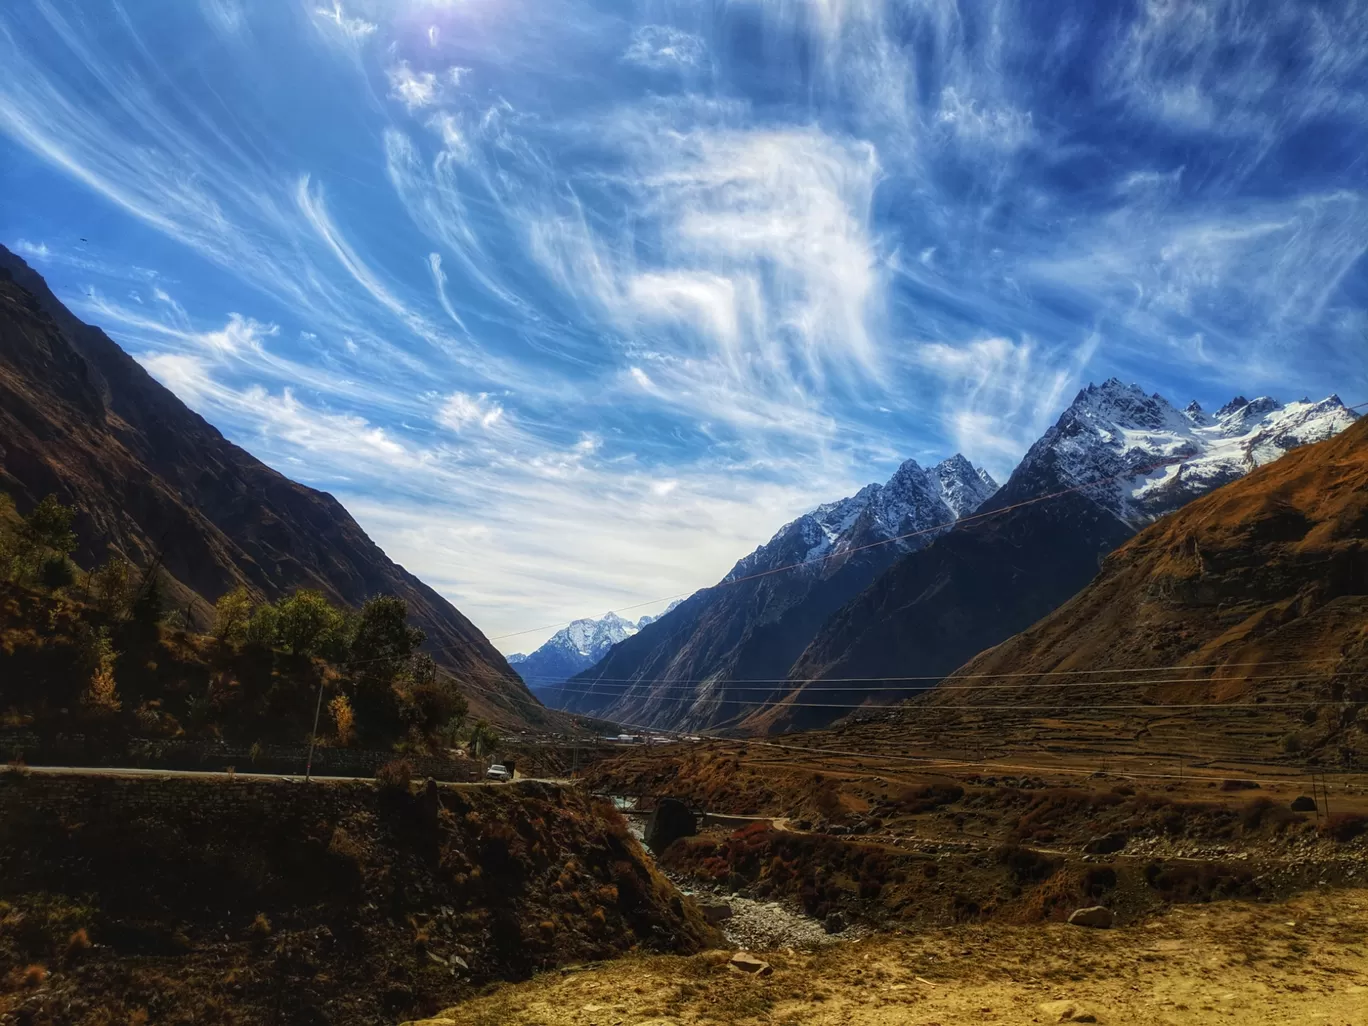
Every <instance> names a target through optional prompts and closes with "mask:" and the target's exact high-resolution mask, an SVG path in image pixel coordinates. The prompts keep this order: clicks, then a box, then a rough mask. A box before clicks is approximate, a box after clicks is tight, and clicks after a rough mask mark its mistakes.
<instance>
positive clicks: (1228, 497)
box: [930, 420, 1368, 733]
mask: <svg viewBox="0 0 1368 1026" xmlns="http://www.w3.org/2000/svg"><path fill="white" fill-rule="evenodd" d="M1250 664H1253V667H1254V668H1251V665H1250ZM1174 666H1194V667H1206V669H1203V670H1201V671H1200V672H1199V673H1193V674H1191V676H1193V677H1196V678H1201V680H1200V682H1188V681H1186V680H1184V677H1185V676H1188V675H1186V674H1184V673H1180V672H1164V673H1162V674H1159V675H1158V676H1159V677H1161V678H1164V679H1166V680H1174V681H1175V682H1174V683H1167V684H1164V685H1162V686H1159V685H1145V684H1134V683H1125V684H1123V685H1122V686H1119V687H1118V686H1116V685H1099V687H1098V688H1097V695H1093V694H1091V691H1090V689H1088V688H1083V689H1079V690H1076V691H1074V692H1071V693H1070V695H1069V698H1070V700H1074V699H1076V700H1077V701H1080V702H1084V701H1101V700H1105V701H1135V700H1150V701H1154V702H1156V703H1163V702H1179V703H1181V702H1208V701H1212V702H1214V701H1231V700H1237V699H1239V698H1241V697H1242V696H1248V695H1250V694H1254V695H1256V696H1257V697H1258V699H1259V700H1260V701H1262V700H1264V699H1265V698H1278V697H1280V696H1282V695H1289V696H1292V695H1295V696H1300V700H1301V701H1306V700H1308V699H1311V700H1324V701H1326V702H1327V704H1331V705H1334V704H1337V703H1340V707H1339V708H1338V709H1336V710H1335V712H1336V718H1335V719H1336V722H1335V723H1332V724H1330V726H1332V727H1347V726H1352V724H1346V723H1345V722H1344V718H1343V717H1342V716H1340V715H1339V714H1340V713H1343V712H1345V711H1346V708H1347V711H1348V712H1349V713H1350V715H1349V717H1348V718H1349V719H1350V720H1352V719H1353V713H1354V712H1355V709H1354V708H1353V706H1352V703H1355V702H1357V703H1362V702H1365V701H1368V691H1365V689H1364V683H1363V682H1364V680H1365V678H1364V674H1365V673H1368V420H1360V421H1359V422H1358V423H1357V424H1355V425H1353V426H1352V427H1351V428H1349V429H1348V430H1346V431H1345V432H1344V433H1343V434H1341V435H1339V436H1338V437H1336V438H1333V439H1331V440H1329V441H1325V442H1321V443H1320V444H1318V445H1314V446H1307V447H1306V448H1303V449H1299V450H1297V451H1296V452H1292V453H1289V454H1287V455H1286V456H1284V457H1282V458H1281V459H1279V460H1278V461H1277V462H1275V463H1272V464H1270V465H1269V466H1266V467H1262V468H1260V469H1259V470H1256V471H1254V472H1253V473H1251V474H1250V475H1249V476H1248V477H1245V478H1243V479H1241V480H1239V481H1236V482H1235V483H1233V484H1229V485H1226V486H1225V487H1224V488H1221V489H1219V490H1217V491H1215V492H1212V493H1211V494H1210V495H1207V496H1204V497H1203V498H1200V499H1198V500H1196V501H1195V502H1193V503H1191V504H1190V505H1187V506H1185V507H1184V508H1183V509H1181V510H1179V511H1178V512H1177V513H1175V514H1174V515H1172V516H1170V517H1166V518H1165V519H1163V520H1161V521H1159V522H1158V523H1156V524H1153V525H1152V526H1150V527H1148V528H1146V529H1145V530H1144V531H1142V532H1141V533H1140V534H1139V535H1137V536H1136V537H1135V538H1133V539H1131V541H1130V542H1128V543H1127V544H1126V545H1124V546H1122V547H1121V548H1120V549H1118V550H1117V551H1116V552H1114V553H1113V554H1112V555H1111V556H1109V557H1108V558H1107V560H1106V561H1105V563H1104V564H1103V567H1102V572H1101V573H1100V574H1099V575H1098V576H1097V579H1096V580H1094V581H1093V582H1092V583H1091V584H1090V585H1088V587H1086V588H1084V589H1083V590H1082V591H1081V592H1079V593H1078V594H1077V595H1075V596H1074V597H1073V598H1072V599H1070V600H1069V601H1068V602H1066V603H1064V604H1063V605H1062V606H1060V607H1059V608H1058V609H1056V610H1055V611H1054V612H1052V613H1051V614H1050V615H1049V616H1047V617H1045V618H1044V619H1042V620H1040V621H1039V622H1037V623H1035V624H1034V625H1032V626H1031V627H1030V628H1029V629H1028V630H1025V631H1023V632H1022V633H1020V634H1018V635H1016V636H1015V637H1012V638H1010V639H1008V640H1007V641H1004V642H1003V643H1002V644H1000V645H998V646H997V647H995V648H993V649H990V650H989V651H987V652H984V653H982V654H981V655H979V656H978V657H977V658H975V659H973V660H971V661H970V662H969V663H967V664H965V665H964V666H963V667H961V668H960V670H959V671H958V672H959V673H963V674H973V675H976V677H977V675H987V676H988V678H989V679H988V680H987V681H986V683H1000V682H997V681H993V680H992V675H994V674H1008V673H1047V672H1052V671H1070V670H1078V669H1087V670H1106V669H1108V668H1117V669H1126V670H1128V671H1129V670H1136V671H1140V670H1143V669H1144V668H1148V667H1174ZM1123 676H1124V677H1125V678H1127V679H1128V680H1129V681H1133V680H1135V679H1136V678H1137V677H1139V678H1140V679H1144V678H1145V677H1146V675H1145V674H1142V673H1139V672H1137V673H1129V672H1128V673H1126V674H1124V675H1123ZM1004 679H1006V678H1004ZM1035 683H1036V686H1033V687H1020V688H1018V687H1012V688H1010V689H999V690H996V691H994V693H993V694H994V699H993V700H994V701H997V702H1012V701H1021V702H1023V703H1025V702H1032V701H1035V702H1039V701H1042V700H1045V701H1055V700H1056V699H1058V697H1059V693H1058V692H1054V691H1051V690H1050V689H1048V688H1046V689H1041V688H1040V686H1039V685H1040V684H1042V683H1045V684H1048V681H1040V680H1037V681H1036V682H1035ZM1327 684H1328V685H1330V686H1331V690H1330V691H1329V692H1328V693H1326V692H1324V691H1322V688H1323V687H1324V686H1325V685H1327ZM1336 685H1337V686H1338V693H1336V690H1335V688H1336ZM974 694H975V693H974V692H973V691H958V692H952V691H945V692H940V693H935V694H934V695H933V696H930V697H933V698H934V700H935V701H936V702H937V703H946V704H955V703H961V702H965V701H969V700H971V697H972V696H973V695H974ZM1042 695H1043V696H1047V697H1045V698H1043V699H1042V697H1041V696H1042ZM1098 696H1105V698H1101V697H1098ZM1246 700H1248V699H1247V698H1246ZM1296 700H1297V699H1293V701H1296ZM1345 702H1348V703H1351V704H1350V706H1348V707H1346V706H1344V705H1343V704H1342V703H1345ZM1300 711H1301V710H1299V709H1298V710H1293V712H1290V713H1283V715H1285V716H1287V717H1288V718H1289V720H1293V719H1294V717H1296V716H1297V714H1299V713H1300ZM1322 719H1323V717H1322ZM1299 726H1300V724H1298V723H1296V722H1292V723H1291V725H1290V727H1289V729H1292V728H1295V727H1299ZM1321 726H1322V727H1323V726H1325V724H1321ZM1365 726H1368V720H1365V721H1361V722H1360V724H1359V729H1360V730H1361V729H1362V728H1363V727H1365ZM1331 733H1333V731H1332V732H1331Z"/></svg>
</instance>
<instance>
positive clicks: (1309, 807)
mask: <svg viewBox="0 0 1368 1026" xmlns="http://www.w3.org/2000/svg"><path fill="white" fill-rule="evenodd" d="M1292 811H1293V812H1315V811H1316V799H1314V798H1312V797H1311V796H1310V795H1309V794H1299V795H1297V797H1295V798H1293V799H1292Z"/></svg>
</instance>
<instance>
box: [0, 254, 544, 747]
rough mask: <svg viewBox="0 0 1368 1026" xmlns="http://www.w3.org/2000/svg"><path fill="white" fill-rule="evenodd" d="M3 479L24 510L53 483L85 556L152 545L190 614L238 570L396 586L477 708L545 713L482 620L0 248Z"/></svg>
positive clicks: (234, 579)
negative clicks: (264, 457)
mask: <svg viewBox="0 0 1368 1026" xmlns="http://www.w3.org/2000/svg"><path fill="white" fill-rule="evenodd" d="M0 489H3V490H4V491H6V492H8V493H10V494H11V495H12V496H13V497H14V498H15V500H16V502H17V503H18V505H19V507H20V509H21V511H22V510H25V509H27V508H28V507H29V506H31V505H32V504H33V503H35V502H37V501H38V500H39V499H41V498H42V497H43V496H45V495H48V494H50V493H55V494H56V495H57V496H58V498H59V499H61V500H62V501H63V502H65V503H67V504H69V505H73V506H75V507H76V508H77V510H78V518H77V523H76V527H77V534H78V537H79V542H80V547H79V548H78V550H77V551H76V552H75V553H74V555H75V558H76V560H77V562H78V563H80V564H82V565H83V566H86V567H90V566H93V565H94V564H96V563H99V562H102V561H103V560H104V559H105V558H106V557H107V556H108V555H109V554H110V553H112V552H117V553H121V554H123V555H124V556H126V557H127V558H129V559H130V560H132V561H133V562H134V563H136V564H138V565H140V566H147V565H149V564H151V563H153V562H154V561H158V560H159V561H160V563H161V565H162V567H163V568H164V569H165V571H166V572H167V573H168V574H169V575H170V577H171V578H172V579H173V581H172V585H171V589H170V590H171V596H172V600H173V601H175V602H177V603H179V604H180V605H181V607H182V608H186V609H188V611H189V613H190V615H191V617H192V619H194V620H195V621H197V622H199V623H201V624H204V623H206V622H207V621H208V620H209V618H210V616H211V615H212V608H211V607H212V603H213V602H214V601H215V600H216V599H217V598H218V597H219V596H220V595H222V594H223V593H224V592H226V591H228V590H230V589H231V588H233V587H235V586H237V585H239V584H243V585H246V586H247V587H248V588H250V589H251V590H252V591H253V592H255V593H256V594H257V595H259V596H262V597H264V598H267V599H272V600H274V599H276V598H279V597H281V596H283V595H286V594H288V593H290V592H292V591H294V590H296V589H298V588H314V589H317V590H319V591H321V592H323V593H324V594H325V595H326V596H327V597H328V598H329V599H330V600H331V601H333V602H335V603H340V604H345V605H349V606H358V605H360V604H361V603H362V602H364V601H365V600H366V599H367V598H369V597H371V596H373V595H379V594H392V595H397V596H399V597H401V598H403V599H405V600H406V601H407V602H408V606H409V611H410V614H411V618H412V621H413V622H414V623H415V624H417V625H418V626H420V627H422V628H423V630H424V632H425V633H426V634H427V638H428V641H427V646H426V647H427V648H428V649H429V650H431V651H432V653H433V655H434V657H435V658H436V659H437V660H438V662H439V663H440V664H441V665H443V666H445V667H447V668H448V669H450V670H451V671H452V672H454V673H455V674H456V675H457V676H458V677H459V678H461V679H462V680H463V681H465V682H466V683H467V684H468V685H470V686H469V687H467V689H466V691H467V697H468V698H469V699H470V703H471V707H472V710H473V711H474V712H476V713H477V714H478V715H485V716H489V717H492V718H495V719H497V720H499V721H501V722H504V723H510V724H514V723H526V722H540V721H542V720H543V719H544V718H545V715H546V713H545V710H544V709H543V708H542V707H541V705H540V703H538V702H537V701H536V699H534V698H533V697H532V696H531V695H530V694H529V693H528V691H527V690H526V688H525V687H524V686H523V685H522V683H521V682H520V681H518V680H517V678H516V676H515V675H514V674H513V673H512V671H511V670H510V669H509V667H508V664H507V663H506V662H505V661H504V659H503V656H501V655H500V654H499V653H498V651H497V650H495V648H494V647H493V646H492V645H490V643H489V642H488V641H487V640H486V639H485V637H484V635H483V634H481V633H480V631H479V630H478V629H477V628H476V627H475V626H474V625H473V624H471V623H470V621H469V620H467V619H466V618H465V617H464V616H462V615H461V614H460V612H458V611H457V610H456V609H455V608H454V607H453V606H452V605H451V604H450V603H449V602H447V601H446V600H445V599H443V598H442V597H441V596H440V595H438V594H437V593H436V592H435V591H433V590H432V589H431V588H429V587H428V586H427V585H425V584H423V583H422V582H421V581H420V580H418V579H417V578H416V577H414V576H413V575H412V574H410V573H408V572H407V571H406V570H405V569H404V568H403V567H401V566H399V565H397V564H396V563H394V562H393V561H392V560H390V559H389V558H388V557H387V556H386V555H385V554H384V552H382V551H381V550H380V548H379V547H378V546H377V545H376V544H375V543H374V542H372V541H371V540H370V538H368V537H367V536H366V533H365V532H364V531H362V530H361V528H360V526H358V525H357V523H356V521H355V520H353V519H352V517H351V515H350V514H349V513H348V512H347V511H346V510H345V509H343V507H342V505H341V504H340V503H338V502H337V500H336V499H334V498H333V497H332V496H331V495H328V494H326V493H324V492H319V491H315V490H314V489H312V488H306V487H304V486H303V485H300V484H297V483H295V482H293V481H291V480H289V479H288V478H286V477H284V476H282V475H281V474H279V473H277V472H276V471H274V470H272V469H271V468H269V467H267V466H266V465H265V464H263V463H261V462H260V461H258V460H256V459H254V458H253V457H252V456H251V455H250V454H249V453H247V452H245V451H243V450H242V449H240V448H238V447H237V446H235V445H233V444H232V443H231V442H229V441H227V440H226V439H225V438H224V437H223V436H222V435H221V434H219V432H218V431H217V430H215V429H214V428H213V427H212V426H211V425H210V424H208V423H207V422H206V421H205V420H204V419H203V418H201V417H200V416H199V415H198V414H196V413H194V412H192V411H191V410H190V409H188V408H187V407H186V406H185V405H184V404H183V403H182V402H181V401H180V400H179V399H177V398H176V397H175V396H174V395H173V394H172V393H171V392H170V391H168V390H167V389H166V388H164V387H162V386H161V385H160V384H158V383H157V382H156V381H155V380H154V379H153V378H152V377H151V376H150V375H148V374H147V372H146V371H144V370H143V369H142V367H140V366H139V365H138V364H137V362H135V361H134V360H133V359H132V358H131V357H130V356H128V354H127V353H125V352H124V351H123V350H122V349H120V348H119V347H118V346H117V345H116V344H115V343H114V342H113V341H112V340H110V338H109V337H108V336H107V335H105V334H104V332H102V331H100V330H99V329H98V328H94V327H91V326H89V325H86V324H83V323H82V322H80V321H79V320H77V319H76V318H75V317H74V316H72V314H71V313H70V311H68V310H67V309H66V308H65V307H64V306H62V304H61V303H60V302H59V301H58V300H57V299H56V297H54V296H53V295H52V293H51V292H50V291H49V290H48V288H47V286H46V284H45V283H44V282H43V280H42V278H41V277H40V276H39V275H38V274H37V273H35V272H34V271H33V270H31V269H30V268H29V267H28V265H27V264H25V263H24V262H23V261H22V260H20V259H19V258H18V257H16V256H15V255H14V254H12V253H10V252H9V251H8V250H6V249H4V248H3V247H0Z"/></svg>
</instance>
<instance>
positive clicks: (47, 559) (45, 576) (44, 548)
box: [0, 495, 76, 588]
mask: <svg viewBox="0 0 1368 1026" xmlns="http://www.w3.org/2000/svg"><path fill="white" fill-rule="evenodd" d="M7 506H8V511H9V512H11V515H12V510H13V502H9V503H7ZM0 512H6V511H0ZM75 518H76V511H75V510H74V509H72V508H71V507H70V506H63V505H62V504H61V503H60V502H58V501H57V497H56V496H55V495H49V496H48V497H47V498H45V499H44V500H43V501H42V502H40V503H38V505H36V506H34V507H33V509H32V510H30V511H29V515H28V516H26V517H23V518H21V519H20V521H19V523H18V525H17V527H16V528H12V529H10V530H8V531H6V537H5V539H4V544H3V546H0V549H3V551H0V557H3V563H4V567H3V569H4V571H5V575H6V576H7V577H8V578H9V579H10V580H14V581H18V582H20V583H21V584H31V583H34V582H35V581H37V582H38V583H41V584H42V585H43V586H44V587H49V588H59V587H64V586H65V585H67V584H70V583H71V580H70V575H71V567H70V566H69V565H68V564H67V556H68V555H70V553H71V551H72V550H73V549H75V548H76V535H75V534H74V533H73V532H72V530H71V525H72V522H73V521H74V520H75ZM6 519H9V518H8V517H7V518H6ZM59 563H60V564H62V565H61V566H59V565H58V564H59ZM49 582H54V583H49Z"/></svg>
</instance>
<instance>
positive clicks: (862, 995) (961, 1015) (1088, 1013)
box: [421, 890, 1368, 1026]
mask: <svg viewBox="0 0 1368 1026" xmlns="http://www.w3.org/2000/svg"><path fill="white" fill-rule="evenodd" d="M728 955H729V953H727V952H707V953H705V954H703V955H698V956H694V957H691V958H685V957H653V958H651V957H633V958H626V959H623V960H620V961H616V962H609V963H604V964H600V965H596V966H591V967H585V969H584V971H578V972H573V971H559V972H549V973H545V974H542V975H541V976H538V977H536V978H534V979H533V980H531V981H529V982H526V983H522V984H513V985H506V986H502V987H499V988H498V989H496V990H494V991H493V992H491V993H489V994H486V995H484V996H481V997H477V998H474V999H472V1000H470V1001H467V1002H465V1003H464V1004H461V1005H458V1006H457V1007H455V1008H452V1009H449V1010H447V1011H445V1012H443V1013H441V1014H440V1015H439V1016H438V1017H436V1018H433V1019H428V1020H423V1021H422V1023H421V1026H494V1024H500V1026H534V1024H535V1026H667V1024H670V1026H673V1024H680V1023H683V1024H691V1023H699V1024H703V1023H728V1024H730V1023H765V1024H773V1026H784V1024H794V1026H836V1024H843V1026H845V1024H849V1026H894V1024H897V1026H961V1024H966V1026H967V1024H970V1023H972V1024H975V1026H992V1024H1003V1026H1006V1024H1011V1026H1016V1024H1027V1023H1050V1022H1097V1023H1102V1024H1108V1026H1123V1024H1127V1026H1188V1024H1197V1023H1202V1024H1207V1023H1229V1024H1233V1026H1255V1024H1259V1026H1274V1024H1277V1026H1284V1024H1287V1023H1318V1024H1326V1026H1358V1024H1362V1023H1364V1022H1366V1021H1368V890H1349V891H1337V892H1334V893H1329V892H1327V893H1322V894H1313V895H1307V896H1303V897H1301V898H1298V899H1296V900H1293V901H1289V902H1283V903H1276V904H1251V903H1238V902H1222V903H1218V904H1212V905H1197V906H1191V905H1189V906H1175V907H1174V908H1172V909H1171V910H1170V911H1168V912H1167V913H1165V914H1164V915H1162V916H1159V917H1156V918H1154V919H1151V920H1149V921H1148V922H1145V923H1142V924H1140V925H1138V926H1135V927H1131V928H1126V929H1118V930H1086V929H1080V928H1078V927H1070V926H1065V925H1061V924H1049V925H1044V926H1031V927H1022V926H1002V925H982V926H973V927H964V928H960V929H947V930H940V931H935V932H931V933H925V934H918V935H883V936H876V937H872V938H867V939H865V940H864V941H861V942H856V943H850V944H842V945H838V946H836V947H832V948H826V949H822V950H820V951H816V952H795V951H791V950H790V951H783V952H771V953H766V954H764V956H763V957H765V958H766V959H767V960H768V961H770V962H771V963H772V964H773V966H774V972H773V974H772V975H770V976H768V977H763V978H762V977H755V976H749V975H745V974H743V973H740V972H738V971H737V970H735V969H731V968H729V967H728V965H727V959H728Z"/></svg>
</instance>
